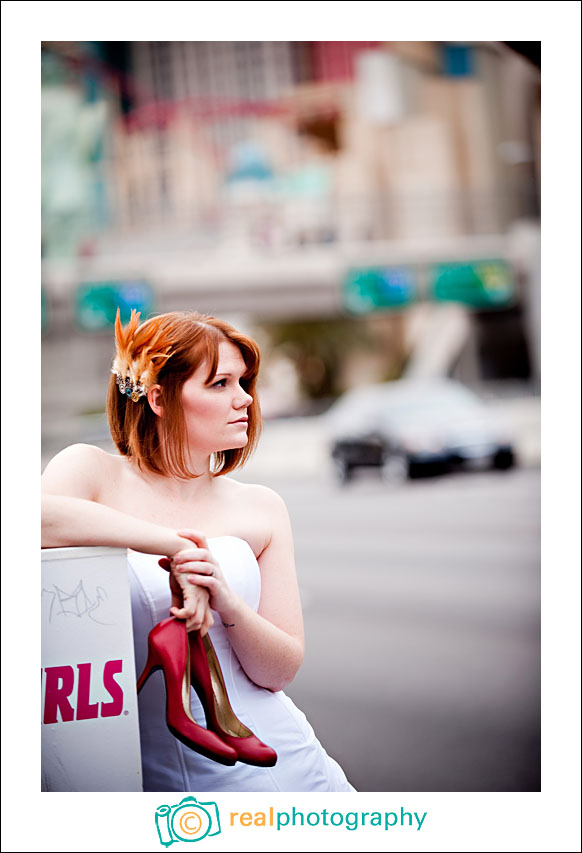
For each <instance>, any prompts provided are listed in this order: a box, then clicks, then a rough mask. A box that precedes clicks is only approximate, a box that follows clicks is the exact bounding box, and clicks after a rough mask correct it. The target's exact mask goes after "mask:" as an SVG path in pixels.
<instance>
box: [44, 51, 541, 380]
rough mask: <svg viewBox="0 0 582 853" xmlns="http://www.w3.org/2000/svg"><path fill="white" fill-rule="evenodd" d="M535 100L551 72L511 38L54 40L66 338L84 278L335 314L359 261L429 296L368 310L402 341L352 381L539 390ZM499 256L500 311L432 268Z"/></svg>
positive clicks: (48, 174) (48, 61)
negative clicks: (436, 380)
mask: <svg viewBox="0 0 582 853" xmlns="http://www.w3.org/2000/svg"><path fill="white" fill-rule="evenodd" d="M539 101H540V72H539V69H538V68H537V67H536V66H535V65H534V64H532V63H531V62H528V61H527V60H526V59H524V58H523V57H522V56H520V55H519V54H517V53H516V52H515V51H512V50H511V49H509V48H508V47H507V46H505V45H504V44H503V43H500V42H472V43H463V44H460V43H435V42H101V43H72V42H64V43H63V42H51V43H45V44H44V45H43V252H44V260H43V291H44V293H45V296H46V300H47V304H48V315H49V317H50V318H51V322H52V325H53V328H64V327H67V326H69V327H72V325H73V323H74V307H73V306H72V303H73V294H74V293H75V289H76V288H77V287H78V286H79V285H80V284H82V283H84V282H85V283H86V282H108V281H128V280H129V281H131V280H134V279H145V280H147V281H148V282H149V283H150V285H151V287H152V289H153V292H154V293H155V308H156V310H170V309H173V308H197V309H199V310H202V311H209V312H215V313H218V314H223V315H224V314H226V315H228V316H235V317H242V318H243V319H244V320H245V321H246V322H248V323H249V324H251V325H252V324H261V323H266V324H267V325H268V324H269V323H277V322H280V321H283V320H284V321H286V322H288V321H289V320H295V321H297V322H298V323H299V322H305V321H320V320H321V319H322V318H323V319H328V320H329V321H330V322H331V321H334V320H342V319H345V318H346V317H349V316H353V313H354V312H350V304H349V300H347V299H346V291H345V281H346V276H347V275H348V274H349V272H350V270H352V269H354V268H364V269H365V268H378V267H390V269H392V270H393V269H398V270H405V271H406V270H407V269H408V270H411V271H412V273H411V274H413V275H414V278H415V282H416V284H415V298H414V299H412V300H410V301H409V302H407V303H406V304H400V305H399V304H396V305H390V304H382V303H380V304H379V305H372V304H370V306H369V310H361V311H359V312H356V313H357V314H358V316H357V319H358V321H359V322H361V323H364V324H368V326H369V327H370V329H372V330H373V329H374V328H380V327H381V333H380V339H384V340H385V339H386V333H388V337H389V338H390V339H391V340H392V341H397V342H398V344H397V346H396V348H395V350H394V351H393V352H392V353H391V355H390V359H391V362H390V364H391V365H392V366H390V365H387V364H386V363H384V365H383V367H379V366H378V365H376V366H373V367H371V366H370V365H371V364H372V362H373V359H372V361H370V360H369V359H368V361H366V360H365V359H364V361H366V363H367V364H368V368H363V369H362V371H361V372H360V373H358V372H357V371H356V372H355V373H354V371H353V370H352V372H351V373H350V372H349V371H347V372H346V373H345V376H344V380H345V383H348V384H349V382H353V381H357V380H358V377H359V378H360V379H362V378H363V379H365V378H368V377H369V378H373V377H374V376H376V377H380V378H381V376H382V374H397V373H398V370H400V369H405V366H406V364H412V365H413V366H414V370H416V371H417V372H418V371H422V370H423V369H424V368H423V366H422V365H423V364H425V365H426V369H427V370H429V371H430V370H439V371H442V370H444V371H446V372H449V373H450V372H451V371H453V370H456V371H457V373H458V375H459V376H460V378H466V379H468V380H471V379H472V380H475V379H479V378H484V379H487V378H511V377H516V378H524V379H527V378H532V377H533V378H534V379H535V378H536V376H537V372H538V353H539V311H538V310H537V308H536V306H537V305H538V302H539V247H538V242H539V241H538V234H539V171H540V168H539V164H540V151H539V147H540V146H539ZM65 190H66V192H65ZM492 259H493V260H499V259H501V260H502V261H504V262H507V264H508V266H509V267H510V269H511V273H512V276H513V279H514V291H513V298H512V299H511V300H508V302H507V304H506V305H503V306H500V305H491V306H487V305H485V306H475V305H472V306H471V305H469V306H467V305H465V306H464V307H462V308H461V309H460V308H459V305H454V304H453V303H450V302H449V303H447V304H437V303H436V302H435V301H434V299H432V298H431V288H430V282H429V279H430V269H431V266H432V265H434V264H438V263H442V262H446V263H450V264H460V263H465V264H468V263H472V262H474V261H479V262H483V261H488V260H492ZM493 309H494V310H493ZM51 322H48V323H47V333H48V334H50V329H51ZM447 328H450V329H451V330H452V331H451V333H450V334H449V335H448V341H449V344H448V348H447V346H445V348H444V349H445V350H446V351H447V352H448V353H449V354H448V356H447V357H446V358H445V359H444V361H443V359H442V358H441V362H442V364H441V363H440V362H439V359H438V358H437V356H436V352H435V353H434V354H433V355H432V356H431V355H430V346H429V347H428V349H429V356H428V357H427V358H425V359H424V361H423V359H422V358H420V356H419V353H420V352H421V351H423V352H424V351H426V350H427V340H428V341H429V343H430V341H431V340H432V339H433V338H435V337H438V334H439V330H441V333H442V330H443V329H445V330H446V329H447ZM445 334H446V332H445ZM439 346H440V349H439V352H441V353H442V352H443V347H442V345H439ZM388 349H389V348H388ZM393 349H394V347H393ZM376 361H377V359H376ZM380 361H381V360H380ZM437 362H438V367H435V365H436V364H437ZM398 365H399V366H398ZM431 365H432V366H431ZM348 374H349V375H348ZM345 383H344V384H345Z"/></svg>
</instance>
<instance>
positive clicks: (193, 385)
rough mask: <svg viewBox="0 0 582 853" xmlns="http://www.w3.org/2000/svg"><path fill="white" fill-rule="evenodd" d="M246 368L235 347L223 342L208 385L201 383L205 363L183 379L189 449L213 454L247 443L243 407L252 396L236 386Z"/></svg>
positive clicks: (204, 373)
mask: <svg viewBox="0 0 582 853" xmlns="http://www.w3.org/2000/svg"><path fill="white" fill-rule="evenodd" d="M246 369H247V368H246V365H245V362H244V359H243V357H242V355H241V352H240V350H239V348H238V347H237V346H235V344H232V343H230V341H225V342H224V343H221V344H220V345H219V349H218V367H217V370H216V376H215V377H214V379H213V380H212V382H211V383H210V385H206V384H205V381H206V378H207V376H208V364H207V363H204V364H202V365H200V367H199V368H198V369H197V370H196V371H195V372H194V373H193V374H192V376H191V377H190V378H189V379H187V380H186V382H185V383H184V385H183V388H182V406H183V409H184V416H185V419H186V434H187V437H188V444H189V446H190V449H191V450H194V451H201V452H204V453H214V452H216V451H218V450H230V449H233V448H236V447H244V446H245V445H246V444H247V442H248V435H247V428H248V417H247V409H248V407H249V406H250V404H251V403H252V401H253V398H252V397H251V396H250V394H247V392H246V391H245V390H244V388H242V387H241V385H240V380H241V378H242V376H243V375H244V373H245V372H246Z"/></svg>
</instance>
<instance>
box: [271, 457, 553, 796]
mask: <svg viewBox="0 0 582 853" xmlns="http://www.w3.org/2000/svg"><path fill="white" fill-rule="evenodd" d="M270 485H272V486H273V487H274V488H276V489H277V490H278V491H279V492H280V494H282V495H283V497H284V498H285V500H286V501H287V505H288V507H289V510H290V514H291V518H292V521H293V527H294V533H295V542H296V561H297V569H298V574H299V581H300V586H301V593H302V599H303V605H304V616H305V625H306V638H307V652H306V657H305V661H304V664H303V666H302V668H301V670H300V672H299V674H298V676H297V677H296V679H295V682H294V683H293V684H292V685H291V687H290V688H289V690H288V692H289V694H290V695H291V697H292V698H293V699H294V700H295V701H296V703H297V704H298V706H299V707H300V708H302V710H304V712H305V713H306V715H307V718H308V719H309V720H310V722H311V723H312V725H313V726H314V728H315V731H316V733H317V735H318V736H319V737H320V739H321V740H322V742H323V743H324V745H325V746H326V748H327V749H328V751H329V752H330V754H331V755H333V756H334V757H336V759H337V760H338V761H339V762H340V764H341V765H342V766H343V767H344V768H345V770H346V773H347V774H348V777H349V778H350V780H351V782H352V784H353V785H354V786H355V787H356V788H358V789H359V790H363V791H393V790H398V791H520V790H521V791H534V790H539V786H540V777H539V727H540V717H539V713H540V698H539V696H540V694H539V690H540V658H539V654H540V650H539V642H540V627H539V617H540V574H539V572H540V555H539V489H540V475H539V470H538V469H535V468H534V469H525V470H516V471H511V472H491V473H482V472H479V473H471V474H461V475H453V476H451V477H446V478H440V479H434V480H426V481H418V482H412V483H409V484H406V485H405V486H402V487H399V488H397V489H393V490H390V489H389V488H387V487H386V485H385V484H383V483H381V482H380V480H379V479H378V478H375V477H373V476H371V475H370V476H365V477H364V476H363V477H361V478H360V479H359V480H357V481H356V482H355V483H353V485H352V486H350V487H349V488H346V489H341V488H338V487H337V486H335V485H333V484H332V483H330V482H329V481H323V480H316V479H311V480H305V481H297V480H295V481H290V480H280V479H277V478H273V480H272V481H271V483H270Z"/></svg>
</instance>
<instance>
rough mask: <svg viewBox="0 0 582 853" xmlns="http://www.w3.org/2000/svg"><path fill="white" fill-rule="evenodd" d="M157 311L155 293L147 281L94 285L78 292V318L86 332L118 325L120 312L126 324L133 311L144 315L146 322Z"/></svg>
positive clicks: (83, 285)
mask: <svg viewBox="0 0 582 853" xmlns="http://www.w3.org/2000/svg"><path fill="white" fill-rule="evenodd" d="M153 307H154V298H153V291H152V288H151V286H150V285H149V284H148V283H147V282H146V281H139V280H138V281H91V282H85V283H84V284H80V285H79V287H78V288H77V293H76V301H75V318H76V321H77V323H78V325H79V326H80V327H81V328H82V329H88V330H90V331H96V330H99V329H106V328H108V327H109V326H112V325H113V324H114V323H115V316H116V314H117V309H118V308H119V309H120V312H121V322H122V323H124V324H125V323H127V322H129V318H130V315H131V309H132V308H135V309H136V310H137V311H141V315H142V316H141V319H142V321H143V320H145V318H146V316H147V314H148V313H150V312H151V311H152V310H153Z"/></svg>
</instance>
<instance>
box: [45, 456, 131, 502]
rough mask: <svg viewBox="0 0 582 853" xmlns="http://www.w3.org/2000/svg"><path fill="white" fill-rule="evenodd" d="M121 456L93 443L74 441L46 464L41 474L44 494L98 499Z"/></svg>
mask: <svg viewBox="0 0 582 853" xmlns="http://www.w3.org/2000/svg"><path fill="white" fill-rule="evenodd" d="M118 464H119V457H116V456H114V455H113V454H111V453H107V452H106V451H105V450H102V449H101V448H100V447H95V445H93V444H71V445H70V446H69V447H65V449H64V450H61V451H60V453H57V455H56V456H53V458H52V459H51V461H50V462H49V463H48V465H47V466H46V468H45V470H44V472H43V475H42V481H41V483H42V491H43V492H44V493H45V494H55V495H68V496H70V497H79V498H86V499H87V500H98V498H99V493H100V491H101V487H102V485H103V484H105V483H106V482H108V480H109V479H110V478H111V476H112V475H113V474H114V472H115V471H116V469H117V466H118Z"/></svg>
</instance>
